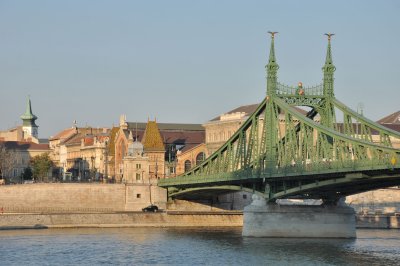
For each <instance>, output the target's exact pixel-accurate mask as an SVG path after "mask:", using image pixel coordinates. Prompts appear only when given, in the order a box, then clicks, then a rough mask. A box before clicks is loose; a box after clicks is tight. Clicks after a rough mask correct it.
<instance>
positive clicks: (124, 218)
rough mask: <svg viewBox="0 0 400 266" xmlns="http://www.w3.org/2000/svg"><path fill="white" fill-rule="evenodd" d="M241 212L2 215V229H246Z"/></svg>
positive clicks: (0, 215)
mask: <svg viewBox="0 0 400 266" xmlns="http://www.w3.org/2000/svg"><path fill="white" fill-rule="evenodd" d="M242 225H243V219H242V213H241V212H203V213H200V212H197V213H196V212H192V213H190V212H186V213H183V212H171V213H170V212H162V213H142V212H126V213H76V214H67V213H64V214H62V213H60V214H15V213H14V214H0V229H20V228H68V227H208V226H212V227H229V226H242Z"/></svg>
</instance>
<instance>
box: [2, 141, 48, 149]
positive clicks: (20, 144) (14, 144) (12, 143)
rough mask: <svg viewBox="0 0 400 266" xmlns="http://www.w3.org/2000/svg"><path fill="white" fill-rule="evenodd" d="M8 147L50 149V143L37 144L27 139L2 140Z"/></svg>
mask: <svg viewBox="0 0 400 266" xmlns="http://www.w3.org/2000/svg"><path fill="white" fill-rule="evenodd" d="M0 144H3V145H4V146H5V147H6V148H7V149H16V150H49V151H50V148H49V144H37V143H34V142H27V141H0Z"/></svg>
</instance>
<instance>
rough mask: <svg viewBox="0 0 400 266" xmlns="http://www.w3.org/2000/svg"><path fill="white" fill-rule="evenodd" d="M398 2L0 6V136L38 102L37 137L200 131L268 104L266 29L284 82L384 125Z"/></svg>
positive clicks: (393, 107) (396, 94) (397, 77)
mask: <svg viewBox="0 0 400 266" xmlns="http://www.w3.org/2000/svg"><path fill="white" fill-rule="evenodd" d="M399 14H400V1H396V0H393V1H390V0H385V1H378V0H376V1H368V0H353V1H346V0H338V1H323V0H315V1H307V0H305V1H296V0H293V1H234V0H229V1H228V0H220V1H215V0H202V1H184V0H182V1H175V0H170V1H155V0H153V1H118V0H116V1H101V0H96V1H95V0H93V1H89V0H87V1H83V0H69V1H51V0H48V1H41V0H36V1H29V0H26V1H22V0H20V1H15V0H0V130H6V129H8V128H11V127H14V126H16V125H20V124H21V123H22V122H21V120H20V115H22V114H23V113H24V112H25V107H26V101H27V97H28V95H30V98H31V101H32V109H33V113H34V114H35V115H37V116H38V120H37V121H36V122H37V124H38V126H39V137H40V138H48V137H50V136H52V135H55V134H56V133H57V132H59V131H61V130H62V129H65V128H69V127H71V126H72V124H73V121H74V120H76V121H77V123H78V126H87V125H89V126H92V127H111V126H112V125H113V124H114V125H118V121H119V116H120V115H121V114H125V115H126V116H127V120H128V121H132V122H133V121H138V122H146V121H147V120H148V119H151V120H153V119H155V118H156V119H157V121H158V122H162V123H204V122H206V121H208V120H210V119H212V118H214V117H216V116H218V115H220V114H222V113H224V112H227V111H229V110H232V109H234V108H236V107H239V106H241V105H247V104H255V103H259V102H261V101H262V99H263V98H264V97H265V93H266V92H265V91H266V81H265V68H264V67H265V64H266V63H267V59H268V55H269V46H270V37H269V34H268V33H267V32H268V31H278V32H279V34H278V35H277V36H276V38H275V53H276V58H277V62H278V64H279V66H280V69H279V72H278V80H279V81H280V82H282V83H284V84H288V85H293V86H295V85H296V84H297V83H298V82H299V81H301V82H303V85H304V86H306V87H307V86H312V85H316V84H320V83H321V82H322V70H321V67H322V66H323V64H324V60H325V54H326V46H327V39H326V36H324V33H327V32H331V33H335V34H336V35H335V36H334V37H333V39H332V56H333V62H334V64H335V66H336V72H335V95H336V97H337V98H338V99H339V100H340V101H341V102H343V103H345V104H346V105H347V106H349V107H350V108H352V109H357V106H363V111H364V115H365V116H366V117H368V118H370V119H372V120H378V119H380V118H382V117H384V116H386V115H389V114H391V113H393V112H396V111H399V110H400V86H399V84H400V49H399V43H400V16H399Z"/></svg>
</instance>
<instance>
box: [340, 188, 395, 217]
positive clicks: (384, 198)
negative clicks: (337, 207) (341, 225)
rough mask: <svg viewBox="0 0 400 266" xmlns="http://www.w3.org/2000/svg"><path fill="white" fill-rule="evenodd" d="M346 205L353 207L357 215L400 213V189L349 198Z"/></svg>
mask: <svg viewBox="0 0 400 266" xmlns="http://www.w3.org/2000/svg"><path fill="white" fill-rule="evenodd" d="M346 203H347V204H348V205H349V206H351V207H353V208H354V209H355V211H356V213H364V214H371V215H375V214H382V213H400V189H399V188H398V187H391V188H385V189H377V190H373V191H368V192H364V193H360V194H356V195H352V196H348V197H346Z"/></svg>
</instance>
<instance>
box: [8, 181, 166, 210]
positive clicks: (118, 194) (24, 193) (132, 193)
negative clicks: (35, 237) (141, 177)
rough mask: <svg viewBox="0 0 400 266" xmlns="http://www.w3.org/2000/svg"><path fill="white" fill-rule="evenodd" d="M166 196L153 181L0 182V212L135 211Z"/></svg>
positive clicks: (162, 202)
mask: <svg viewBox="0 0 400 266" xmlns="http://www.w3.org/2000/svg"><path fill="white" fill-rule="evenodd" d="M150 199H151V200H150ZM166 200H167V195H166V190H165V189H162V188H159V187H157V186H156V185H153V184H152V185H150V184H99V183H90V184H87V183H86V184H85V183H36V184H19V185H8V186H0V213H1V212H18V213H33V212H34V213H37V212H41V213H71V212H115V211H137V210H141V209H142V208H143V207H146V206H148V205H149V204H150V203H155V204H157V205H158V206H159V207H161V208H165V207H166Z"/></svg>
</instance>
